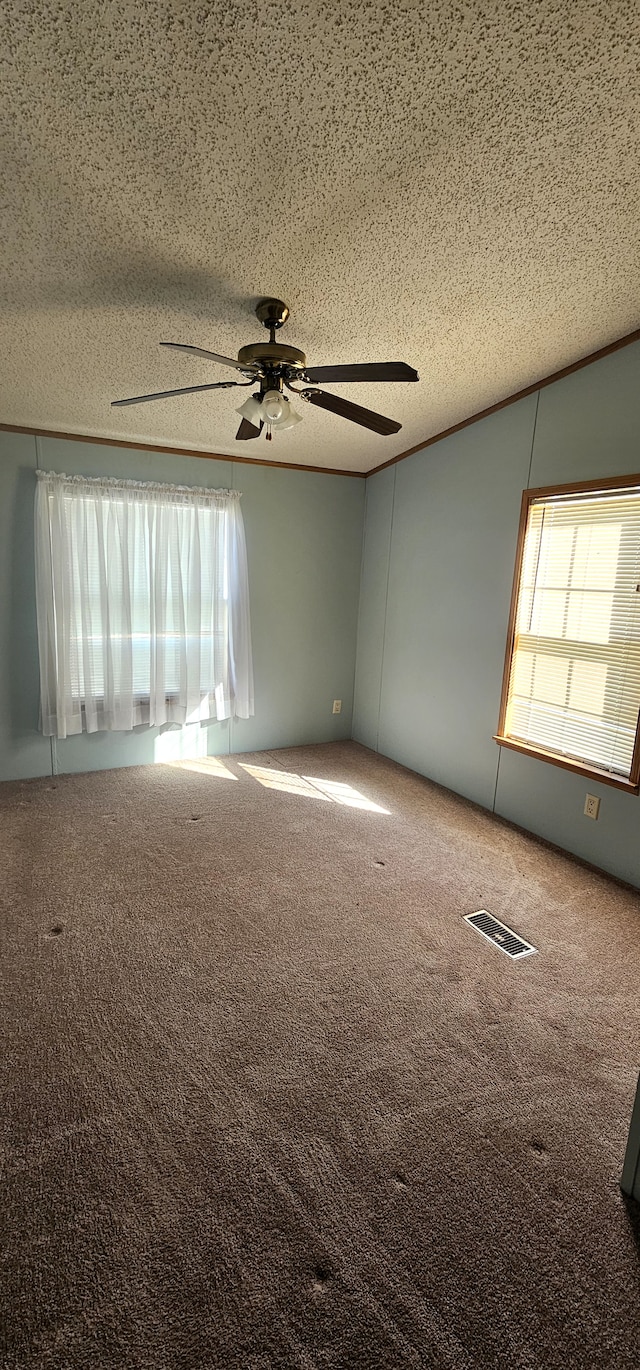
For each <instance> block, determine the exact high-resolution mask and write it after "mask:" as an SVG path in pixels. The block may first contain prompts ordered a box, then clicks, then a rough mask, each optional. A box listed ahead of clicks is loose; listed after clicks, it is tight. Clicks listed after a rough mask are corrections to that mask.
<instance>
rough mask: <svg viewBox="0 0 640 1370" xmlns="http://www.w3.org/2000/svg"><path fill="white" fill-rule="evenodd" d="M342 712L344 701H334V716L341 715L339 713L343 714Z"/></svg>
mask: <svg viewBox="0 0 640 1370" xmlns="http://www.w3.org/2000/svg"><path fill="white" fill-rule="evenodd" d="M341 710H342V700H341V699H334V701H333V712H334V714H339V713H340V712H341Z"/></svg>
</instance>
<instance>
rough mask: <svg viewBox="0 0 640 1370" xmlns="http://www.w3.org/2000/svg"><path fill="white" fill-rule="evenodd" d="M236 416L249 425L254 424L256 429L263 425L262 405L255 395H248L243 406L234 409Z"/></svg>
mask: <svg viewBox="0 0 640 1370" xmlns="http://www.w3.org/2000/svg"><path fill="white" fill-rule="evenodd" d="M236 414H240V416H241V418H243V419H248V421H249V423H253V424H255V426H256V428H259V427H260V424H261V423H264V418H263V414H262V405H261V403H260V400H259V399H258V396H257V395H250V396H249V398H248V400H245V402H244V404H241V405H240V408H239V409H236Z"/></svg>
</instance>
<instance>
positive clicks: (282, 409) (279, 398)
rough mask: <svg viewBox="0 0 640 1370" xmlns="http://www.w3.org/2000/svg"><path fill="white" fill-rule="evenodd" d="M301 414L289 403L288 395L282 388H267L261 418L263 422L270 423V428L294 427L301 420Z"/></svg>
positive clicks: (261, 408) (261, 407)
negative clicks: (283, 392)
mask: <svg viewBox="0 0 640 1370" xmlns="http://www.w3.org/2000/svg"><path fill="white" fill-rule="evenodd" d="M301 417H302V416H301V415H300V414H296V411H295V409H294V408H293V407H292V405H291V404H290V403H289V400H288V399H287V397H286V395H283V394H282V391H280V390H267V393H266V395H265V396H264V399H263V401H262V404H261V406H260V418H261V419H262V422H263V423H266V424H268V426H269V428H277V429H278V430H282V429H283V428H293V427H294V426H295V424H296V423H299V422H300V419H301Z"/></svg>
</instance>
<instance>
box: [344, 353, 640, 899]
mask: <svg viewBox="0 0 640 1370" xmlns="http://www.w3.org/2000/svg"><path fill="white" fill-rule="evenodd" d="M639 471H640V344H638V343H635V344H633V345H631V346H629V347H625V348H623V349H621V350H620V351H618V352H615V353H612V354H611V355H610V356H608V357H605V358H603V359H602V360H601V361H599V362H594V363H593V364H592V365H591V366H588V367H585V368H583V369H582V370H580V371H576V372H574V373H573V374H572V375H571V376H568V377H566V378H565V379H564V380H560V381H556V382H555V383H554V384H553V385H550V386H546V387H544V388H543V389H541V390H540V391H539V392H538V394H535V395H531V396H528V397H527V398H525V399H523V400H520V401H518V403H516V404H513V405H510V406H508V407H507V408H505V409H502V410H500V411H499V412H498V413H497V414H493V415H491V416H489V417H488V418H486V419H483V420H482V421H481V422H479V423H476V424H473V425H471V426H470V427H469V428H466V429H463V430H462V432H460V433H456V434H454V435H453V436H452V437H450V438H445V439H443V441H442V442H438V443H436V444H434V445H433V446H432V447H429V448H425V449H424V450H423V451H422V452H418V453H416V454H415V455H414V456H412V457H409V458H407V459H406V460H405V461H402V462H399V463H398V465H397V466H395V467H389V468H388V469H387V470H386V471H381V472H380V473H379V474H378V475H377V476H372V477H370V478H369V480H368V481H367V500H366V510H367V513H366V522H365V539H364V552H363V574H362V588H361V608H360V618H359V629H358V657H357V666H356V708H355V714H354V737H356V738H357V739H358V740H359V741H362V742H364V743H366V745H367V746H371V747H376V746H377V747H378V749H379V750H380V751H381V752H383V753H384V754H385V755H386V756H390V757H393V758H394V759H395V760H397V761H400V762H402V763H403V764H404V765H406V766H409V767H411V768H412V769H414V770H417V771H419V772H420V773H421V774H423V775H426V776H429V777H430V778H431V779H433V780H436V781H438V782H439V783H440V784H442V785H446V786H447V787H449V788H450V789H453V790H456V791H458V792H459V793H460V794H463V795H466V796H468V797H469V798H470V799H473V800H475V801H476V802H477V803H479V804H482V805H484V806H485V807H487V808H490V809H495V812H496V813H498V814H500V815H502V816H503V817H505V818H508V819H511V820H512V821H513V822H515V823H518V824H520V825H521V826H522V827H524V828H528V829H529V830H530V831H532V832H535V833H538V834H540V835H541V836H542V837H546V838H548V839H549V840H550V841H552V842H555V843H557V844H558V845H559V846H561V847H564V848H566V849H567V850H568V851H571V852H574V853H576V855H578V856H582V857H583V858H584V859H585V860H587V861H591V862H593V863H594V864H595V865H597V866H601V867H602V868H603V869H605V870H608V871H610V872H612V873H613V874H614V875H618V876H620V877H621V878H622V879H624V880H628V881H630V882H631V883H633V884H636V885H640V798H637V797H636V796H633V795H628V794H624V793H623V792H621V791H618V790H615V789H612V788H611V787H610V786H608V785H601V784H597V783H595V782H592V781H588V782H587V781H586V780H585V779H584V778H583V777H581V776H577V775H574V774H572V773H571V772H569V771H564V770H561V769H559V768H558V767H557V766H552V765H549V764H548V763H545V762H542V761H537V760H534V759H533V758H530V757H527V756H522V755H519V754H517V753H515V752H511V751H508V750H507V749H506V748H499V747H498V746H497V745H496V743H494V742H493V740H492V735H493V733H494V732H495V729H496V724H497V719H498V706H499V699H500V686H501V680H502V669H503V662H504V650H505V641H506V631H507V618H508V612H509V601H510V595H511V584H512V579H513V567H514V557H515V545H516V535H517V528H518V516H519V508H520V496H521V492H522V490H523V489H525V488H526V487H527V486H544V485H551V484H554V483H557V484H563V483H567V482H569V481H578V480H590V479H592V478H593V479H597V478H598V477H605V476H618V475H626V474H629V473H631V472H639ZM394 472H395V476H394ZM376 682H377V686H376ZM587 789H588V790H589V791H590V792H591V793H593V794H597V795H599V796H600V798H601V801H602V802H601V806H600V817H599V819H598V821H597V822H595V823H594V822H593V820H591V819H588V818H585V817H584V815H583V806H584V797H585V794H586V792H587Z"/></svg>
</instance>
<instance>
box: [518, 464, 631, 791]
mask: <svg viewBox="0 0 640 1370" xmlns="http://www.w3.org/2000/svg"><path fill="white" fill-rule="evenodd" d="M639 710H640V487H627V488H620V489H618V490H608V491H593V492H587V493H582V494H578V495H564V496H563V495H555V496H551V497H545V498H541V499H534V500H532V502H531V504H530V505H529V512H528V520H527V526H526V533H525V540H524V550H523V555H522V563H521V573H520V583H519V588H518V599H517V608H516V615H515V635H514V643H513V652H512V658H511V669H510V674H509V684H508V692H507V702H506V711H505V721H504V729H503V736H504V737H505V738H512V739H513V740H515V741H521V742H525V743H529V744H530V745H532V746H538V747H540V748H542V749H544V750H545V751H549V752H552V753H556V754H557V755H558V756H562V757H566V758H569V759H573V760H575V761H578V762H583V763H585V764H588V765H593V766H596V767H599V768H600V769H602V770H604V771H608V772H610V773H611V775H612V776H619V777H629V775H630V773H631V765H632V759H633V752H634V746H635V739H636V731H637V727H638V712H639Z"/></svg>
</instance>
